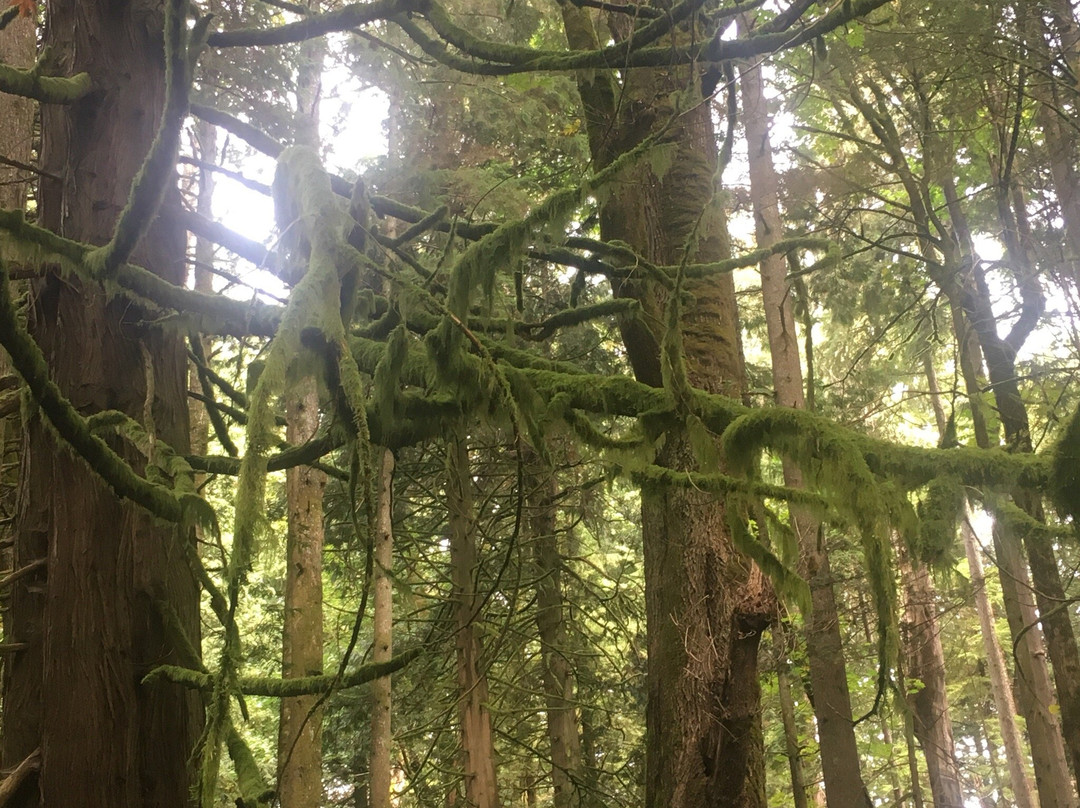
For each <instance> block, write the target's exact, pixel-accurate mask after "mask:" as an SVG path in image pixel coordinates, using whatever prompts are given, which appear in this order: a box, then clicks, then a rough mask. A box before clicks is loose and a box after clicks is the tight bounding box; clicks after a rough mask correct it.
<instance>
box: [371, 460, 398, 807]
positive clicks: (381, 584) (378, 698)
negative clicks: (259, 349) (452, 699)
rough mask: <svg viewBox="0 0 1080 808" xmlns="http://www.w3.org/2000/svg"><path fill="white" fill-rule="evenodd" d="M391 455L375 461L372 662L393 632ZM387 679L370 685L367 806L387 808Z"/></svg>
mask: <svg viewBox="0 0 1080 808" xmlns="http://www.w3.org/2000/svg"><path fill="white" fill-rule="evenodd" d="M393 483H394V455H393V453H392V452H391V451H390V450H389V449H384V450H383V451H382V457H381V459H380V463H379V489H378V499H377V500H376V517H375V519H376V521H375V559H374V561H375V575H374V578H375V582H374V591H373V593H372V601H373V603H372V605H373V607H374V610H375V611H374V613H375V616H374V619H373V621H372V634H373V637H372V646H373V648H374V652H373V661H374V662H388V661H389V660H390V658H391V657H392V656H393V636H394V635H393V631H394V582H393V578H392V570H393V565H394V530H393V501H392V497H393ZM390 707H391V679H390V677H389V676H384V677H383V678H381V679H376V680H375V681H374V682H372V684H371V766H370V771H371V775H370V777H369V784H370V786H369V787H370V793H371V798H370V803H369V804H370V805H371V808H390V805H391V793H390V785H391V776H390V775H391V771H390V746H391V743H392V740H393V733H392V728H391V724H390V717H391V712H390Z"/></svg>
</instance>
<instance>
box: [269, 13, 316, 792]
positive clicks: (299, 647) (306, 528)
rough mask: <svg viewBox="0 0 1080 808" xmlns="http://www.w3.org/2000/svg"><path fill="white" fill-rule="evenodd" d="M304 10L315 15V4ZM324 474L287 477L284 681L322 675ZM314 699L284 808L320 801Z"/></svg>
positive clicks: (285, 786) (301, 430)
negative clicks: (308, 9) (312, 11)
mask: <svg viewBox="0 0 1080 808" xmlns="http://www.w3.org/2000/svg"><path fill="white" fill-rule="evenodd" d="M309 7H310V8H311V9H312V10H314V11H317V10H318V4H317V3H310V4H309ZM325 53H326V43H325V40H323V39H322V38H317V39H311V40H307V41H306V42H304V43H303V44H302V45H301V46H300V59H299V68H298V71H297V81H296V115H295V118H294V125H295V127H296V141H297V143H300V144H303V145H307V146H312V147H317V146H318V143H319V96H320V94H321V93H320V87H321V82H322V69H323V61H324V58H325ZM285 420H286V424H287V426H286V438H287V439H288V441H289V443H290V444H292V445H293V446H299V445H300V444H302V443H306V442H307V441H309V440H311V439H312V438H313V437H314V436H315V433H316V432H317V431H318V429H319V389H318V385H317V383H316V381H315V378H314V376H305V377H302V378H300V379H299V380H297V382H296V384H295V385H294V387H293V389H292V390H291V391H290V392H289V393H288V395H287V397H286V407H285ZM325 488H326V475H325V474H324V473H323V472H321V471H318V470H317V469H314V468H312V467H311V466H297V467H295V468H290V469H289V470H288V471H287V472H286V478H285V491H286V502H287V506H288V541H287V547H286V551H285V555H286V558H285V620H284V623H283V625H282V656H281V668H282V676H283V677H284V678H287V679H289V678H294V677H300V676H314V675H318V674H322V669H323V648H322V642H323V591H322V585H323V584H322V565H323V558H322V556H323V539H324V535H325V533H324V526H323V491H324V489H325ZM319 702H320V697H319V696H317V695H311V696H298V697H296V698H288V699H282V700H281V705H280V721H279V724H278V789H277V790H278V797H279V799H280V800H281V804H282V805H285V806H288V808H317V806H318V805H320V804H321V802H322V794H323V788H322V707H321V706H320V705H319Z"/></svg>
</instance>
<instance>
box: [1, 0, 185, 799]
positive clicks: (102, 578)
mask: <svg viewBox="0 0 1080 808" xmlns="http://www.w3.org/2000/svg"><path fill="white" fill-rule="evenodd" d="M47 15H48V19H47V23H46V28H45V44H46V45H47V46H49V47H50V48H52V50H53V53H54V54H55V56H56V57H57V59H58V61H59V63H60V64H61V65H62V69H63V70H64V72H70V73H75V72H79V71H87V72H89V73H90V75H92V76H93V77H94V81H95V87H96V88H97V91H96V92H95V93H93V94H91V95H89V96H87V97H85V98H84V99H82V100H80V101H78V102H76V103H74V104H72V105H70V106H55V105H54V106H49V105H46V106H43V107H42V153H41V162H42V166H43V168H44V169H45V171H47V172H48V174H49V176H47V177H44V178H43V179H42V182H41V192H40V197H39V213H40V219H39V221H40V223H41V224H43V225H44V226H46V227H48V228H50V229H52V230H54V231H56V232H59V233H62V234H63V235H65V236H66V237H68V238H73V239H79V240H82V241H85V242H89V243H92V244H104V243H106V242H107V241H108V240H109V238H110V237H111V235H112V229H113V226H114V224H115V221H116V217H117V214H118V213H119V211H120V210H121V209H122V208H123V206H124V204H125V203H126V201H127V195H128V189H129V183H130V182H131V180H132V178H133V177H134V175H135V173H136V172H137V171H138V169H139V167H140V165H141V163H142V160H143V157H144V155H145V154H146V151H147V149H148V148H149V145H150V143H151V141H152V140H153V137H154V133H155V129H156V127H157V124H158V121H159V120H160V116H161V110H162V106H163V101H164V60H163V59H162V52H163V41H162V31H161V27H160V22H158V23H157V24H154V23H153V22H151V21H159V20H160V19H161V6H160V4H154V3H147V2H143V0H128V1H127V2H125V0H120V2H116V3H103V2H97V1H96V0H78V2H76V1H75V0H55V2H50V3H49V4H48V8H47ZM176 202H177V194H176V193H175V192H173V193H171V194H169V195H168V199H167V202H166V208H167V207H168V206H170V205H175V204H176ZM167 219H168V216H167V215H163V216H162V217H159V219H158V220H157V221H156V223H155V224H154V225H153V227H152V230H151V232H150V233H149V235H148V237H147V238H146V239H145V240H144V243H143V246H142V247H141V248H140V249H139V250H138V251H137V253H136V255H135V256H134V258H135V260H136V261H137V262H138V263H140V264H142V265H143V266H145V267H147V268H149V269H150V270H151V271H153V272H155V273H156V274H158V275H160V276H162V277H164V278H166V279H167V280H169V281H170V282H172V283H174V284H178V285H182V284H183V283H184V277H185V265H184V234H183V231H182V230H181V229H180V228H179V227H176V226H174V225H173V224H171V223H169V222H168V221H167ZM31 300H32V306H31V310H30V311H29V327H30V330H31V332H32V335H33V336H34V337H35V339H36V341H37V343H38V345H40V346H41V348H42V350H43V352H44V354H45V358H46V360H47V361H48V362H49V366H50V368H51V370H52V378H53V381H55V382H56V383H57V385H58V386H59V387H60V389H61V390H62V391H63V393H64V394H65V395H66V396H68V397H69V399H70V400H71V402H72V403H73V405H74V406H75V407H76V408H77V409H78V410H79V411H80V412H82V413H83V414H90V413H94V412H98V411H100V410H102V409H106V408H109V409H117V410H122V411H124V412H126V413H127V414H128V415H129V416H131V417H133V418H136V419H138V420H143V418H144V413H145V412H147V411H149V412H151V413H152V423H147V424H146V426H147V427H148V428H149V429H150V430H151V432H153V433H154V434H156V437H157V438H158V439H160V440H163V441H165V442H167V443H168V444H170V445H171V446H172V447H173V448H174V449H175V450H176V451H177V453H179V454H184V453H185V452H186V450H187V446H188V439H189V431H188V415H187V403H186V396H185V391H186V370H187V359H186V355H185V352H184V346H183V344H182V342H181V341H180V340H179V339H178V338H177V336H176V335H175V334H173V333H167V332H164V331H161V330H157V329H154V328H153V327H149V326H147V325H146V324H144V323H140V322H138V315H136V314H134V313H133V312H132V310H131V307H130V305H129V304H128V302H127V301H126V300H123V299H121V298H119V297H118V296H116V295H113V294H111V293H109V292H106V290H104V289H103V288H101V287H100V286H97V285H94V284H90V283H86V282H82V281H80V280H77V279H75V278H72V277H65V278H63V279H61V278H60V277H59V275H58V274H56V273H50V274H49V275H48V276H47V277H45V278H43V279H42V280H40V281H38V282H36V283H35V284H34V287H33V294H32V296H31ZM149 379H152V382H153V384H152V389H151V387H150V386H149V385H148V380H149ZM25 430H26V438H25V444H24V455H23V473H22V481H23V488H22V502H21V506H20V513H19V520H18V537H17V542H16V547H15V563H16V565H17V566H19V567H24V566H26V565H28V564H32V563H34V562H38V561H40V560H41V559H48V567H47V574H46V573H44V572H43V573H39V574H33V575H29V576H27V577H26V578H23V579H21V580H20V581H19V582H18V583H17V584H16V586H14V587H13V594H12V613H11V618H12V620H11V626H10V630H11V635H12V638H13V639H14V640H17V641H19V642H26V643H29V646H30V647H29V648H28V649H27V650H25V651H21V652H19V653H17V654H15V655H14V656H13V657H12V658H11V665H10V670H9V675H8V676H7V680H6V682H5V684H6V693H5V717H4V739H3V746H4V749H3V758H4V765H5V766H13V765H15V764H17V763H19V762H20V761H21V760H23V759H24V758H26V757H27V756H28V755H29V754H30V753H31V752H32V751H33V750H35V749H38V748H40V749H41V750H42V765H41V771H40V773H39V776H38V778H37V780H38V782H37V785H38V786H39V788H40V802H41V803H42V804H45V805H57V806H59V805H80V806H86V808H98V807H99V806H100V808H105V806H134V805H154V806H163V807H165V806H178V807H179V806H186V805H188V804H189V802H190V801H191V788H190V786H191V780H190V772H189V770H188V766H187V763H188V760H189V757H190V755H191V751H192V747H193V745H194V742H195V739H196V738H197V737H198V735H199V732H200V728H201V723H202V708H201V703H200V699H199V697H198V695H197V694H194V693H192V692H185V690H184V688H181V687H179V686H176V685H169V684H164V683H157V684H153V685H143V684H141V680H142V677H143V675H144V674H146V673H147V672H148V671H149V669H150V668H151V667H153V666H155V665H159V664H162V663H171V664H184V662H185V660H183V659H182V657H181V655H180V654H178V653H176V652H175V651H174V646H173V643H172V641H171V640H170V639H169V634H168V632H167V631H166V627H165V625H164V622H163V620H162V618H161V616H160V614H159V611H158V607H157V605H156V604H159V603H161V602H165V603H168V604H169V607H170V609H171V611H173V612H174V613H175V615H176V617H177V618H178V620H179V624H180V625H181V626H183V628H184V630H185V631H186V633H187V635H188V639H189V640H190V641H191V642H193V643H194V644H195V646H196V647H198V644H199V620H198V587H197V585H196V583H195V580H194V576H193V575H192V574H191V572H190V570H189V569H188V568H187V566H186V564H185V563H184V561H183V560H182V559H183V558H184V554H183V552H182V550H181V546H180V543H181V542H188V541H191V540H192V536H191V535H190V534H186V533H185V534H181V533H180V531H178V530H177V529H176V528H175V527H171V526H164V525H162V524H160V523H159V522H158V521H156V520H154V519H152V518H150V517H149V516H148V515H146V514H145V513H144V512H142V511H141V510H140V509H138V508H137V507H135V506H133V505H131V504H130V503H126V502H125V503H121V502H120V501H118V500H117V499H116V497H115V496H114V495H113V493H112V492H111V491H110V490H109V489H108V487H107V486H105V485H104V484H103V483H102V482H101V481H100V480H99V479H98V478H97V477H96V476H95V475H94V474H93V473H92V472H91V471H90V470H89V469H88V468H87V467H86V464H85V463H84V462H83V461H82V460H80V459H77V458H76V457H74V455H73V453H72V452H71V451H70V450H69V449H68V448H67V447H66V446H64V445H62V444H61V443H60V442H59V441H58V439H57V438H56V436H55V434H54V433H53V432H52V430H51V428H50V427H49V426H48V425H46V424H45V423H43V421H42V417H41V416H40V415H39V414H36V415H34V416H33V417H32V418H31V419H30V420H29V422H28V423H27V424H26V427H25ZM117 448H118V449H119V450H120V451H122V452H123V453H124V455H125V456H126V458H127V459H128V460H129V461H130V462H131V463H132V464H133V465H135V466H136V467H137V468H141V467H142V463H143V461H142V459H141V458H140V454H139V452H137V451H135V450H134V449H133V448H132V447H131V446H130V445H127V446H117ZM36 791H37V789H34V788H32V787H29V788H28V789H26V790H24V791H23V792H22V793H20V794H19V795H18V796H17V798H16V799H15V800H14V801H13V803H12V804H13V805H19V806H23V805H26V806H31V805H32V806H36V805H38V804H39V796H38V794H37V793H35V792H36Z"/></svg>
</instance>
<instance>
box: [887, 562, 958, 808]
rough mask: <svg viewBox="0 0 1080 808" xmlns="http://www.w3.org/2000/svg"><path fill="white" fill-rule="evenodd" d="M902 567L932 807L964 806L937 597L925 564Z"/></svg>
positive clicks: (913, 699)
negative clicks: (918, 686) (919, 683)
mask: <svg viewBox="0 0 1080 808" xmlns="http://www.w3.org/2000/svg"><path fill="white" fill-rule="evenodd" d="M900 572H901V577H902V579H903V583H904V590H905V594H906V595H907V604H906V610H905V616H904V628H905V629H906V630H905V632H904V651H905V655H906V657H907V661H908V665H907V671H906V673H907V674H908V675H909V676H913V677H914V678H916V679H918V680H919V681H920V682H921V683H922V687H920V688H919V689H918V691H916V692H915V693H909V694H908V702H909V704H910V705H911V709H912V712H913V714H914V717H915V735H916V737H917V738H918V739H919V744H920V745H921V746H922V750H923V756H924V757H925V758H926V773H927V776H928V777H929V779H930V793H931V794H932V795H933V798H934V808H964V795H963V790H962V788H961V784H960V772H959V769H958V768H957V766H956V757H955V753H954V749H955V747H954V743H953V729H952V720H951V718H950V717H949V698H948V695H947V694H946V692H945V653H944V651H943V650H942V648H941V638H940V636H939V633H938V621H937V598H936V596H935V593H934V587H933V585H932V584H931V582H930V574H929V572H928V571H927V569H926V566H925V565H924V564H921V563H919V562H918V561H916V560H908V561H906V562H905V563H903V564H902V565H901V567H900Z"/></svg>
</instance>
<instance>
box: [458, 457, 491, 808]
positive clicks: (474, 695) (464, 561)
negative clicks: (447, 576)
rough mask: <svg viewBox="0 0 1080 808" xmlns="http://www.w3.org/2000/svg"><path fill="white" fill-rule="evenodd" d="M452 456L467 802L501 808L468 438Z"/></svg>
mask: <svg viewBox="0 0 1080 808" xmlns="http://www.w3.org/2000/svg"><path fill="white" fill-rule="evenodd" d="M447 451H448V454H449V462H448V463H447V468H448V479H447V486H446V489H447V497H446V500H447V503H446V504H447V510H448V512H449V514H450V525H449V529H450V567H451V577H452V579H453V587H454V591H453V604H454V621H455V623H456V629H457V632H456V634H455V637H454V640H455V645H456V648H457V671H458V717H459V720H460V721H461V752H462V764H463V765H462V769H463V770H464V772H465V801H466V804H467V805H468V806H469V807H470V808H499V805H500V803H499V785H498V781H497V779H496V777H495V745H494V740H493V736H492V728H491V712H490V710H489V709H488V683H487V674H486V673H485V671H484V668H483V662H482V660H481V658H480V657H481V648H480V637H479V636H478V633H477V627H476V620H477V619H478V618H479V609H480V606H481V602H482V601H481V598H480V594H479V592H478V591H477V587H476V575H477V565H478V563H479V559H478V556H477V552H476V535H475V530H474V524H473V504H472V503H473V495H472V474H471V469H470V465H469V450H468V448H467V447H466V445H465V439H464V438H463V437H460V436H454V437H452V438H451V439H450V441H449V445H448V447H447Z"/></svg>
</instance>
